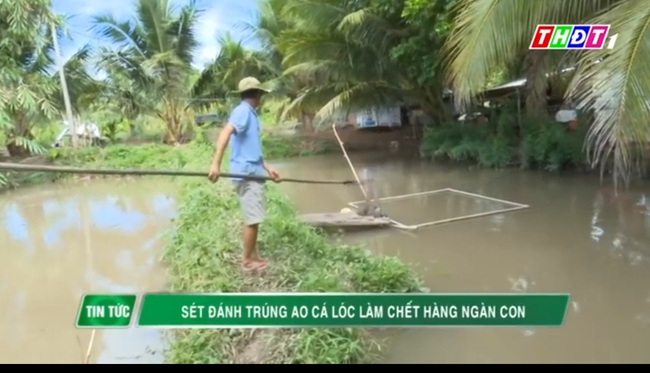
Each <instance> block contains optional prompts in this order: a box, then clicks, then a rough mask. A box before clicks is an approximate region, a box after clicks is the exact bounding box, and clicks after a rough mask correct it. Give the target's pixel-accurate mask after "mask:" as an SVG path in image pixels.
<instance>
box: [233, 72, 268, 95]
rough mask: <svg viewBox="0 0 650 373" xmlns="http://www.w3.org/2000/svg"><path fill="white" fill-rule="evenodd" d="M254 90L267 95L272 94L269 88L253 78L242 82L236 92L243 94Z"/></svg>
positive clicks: (250, 77)
mask: <svg viewBox="0 0 650 373" xmlns="http://www.w3.org/2000/svg"><path fill="white" fill-rule="evenodd" d="M253 90H255V91H262V92H265V93H269V92H270V90H269V89H268V88H266V87H264V84H262V83H260V81H259V80H257V79H256V78H253V77H252V76H249V77H246V78H244V79H242V80H240V81H239V84H238V85H237V90H236V91H235V92H237V93H242V92H246V91H253Z"/></svg>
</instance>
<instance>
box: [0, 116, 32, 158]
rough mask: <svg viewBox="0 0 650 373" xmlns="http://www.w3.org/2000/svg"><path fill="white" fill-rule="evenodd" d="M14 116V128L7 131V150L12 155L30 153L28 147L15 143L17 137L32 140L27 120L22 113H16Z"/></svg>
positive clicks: (26, 154) (17, 155) (18, 155)
mask: <svg viewBox="0 0 650 373" xmlns="http://www.w3.org/2000/svg"><path fill="white" fill-rule="evenodd" d="M13 117H14V128H13V129H12V130H11V131H9V133H8V140H7V151H8V152H9V155H10V156H12V157H24V156H29V155H31V154H30V152H29V149H28V148H26V147H25V146H22V145H19V144H17V143H16V139H17V138H19V137H20V138H24V139H28V140H33V139H34V135H33V134H32V132H31V130H30V128H29V121H28V120H27V118H26V117H25V115H23V114H22V113H17V114H16V115H14V116H13Z"/></svg>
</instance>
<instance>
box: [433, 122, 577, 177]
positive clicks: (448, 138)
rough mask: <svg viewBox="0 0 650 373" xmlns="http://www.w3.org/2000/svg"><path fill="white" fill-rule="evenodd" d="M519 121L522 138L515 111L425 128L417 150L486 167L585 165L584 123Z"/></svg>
mask: <svg viewBox="0 0 650 373" xmlns="http://www.w3.org/2000/svg"><path fill="white" fill-rule="evenodd" d="M523 121H524V123H525V126H526V133H525V134H524V136H523V139H522V137H521V135H520V134H519V132H518V129H517V120H516V115H514V114H511V113H508V112H506V113H503V114H501V115H500V116H498V117H497V118H495V120H494V122H493V123H490V124H485V125H481V126H475V125H472V124H465V123H458V122H456V123H448V124H444V125H441V126H437V127H432V128H428V129H427V130H426V131H425V133H424V136H423V139H422V144H421V146H420V152H421V154H422V155H423V156H425V157H432V158H440V157H443V158H448V159H452V160H454V161H463V162H471V163H475V164H478V165H479V166H482V167H488V168H506V167H512V166H522V167H524V168H538V169H545V170H549V171H559V170H562V169H575V168H581V167H583V166H584V165H585V159H586V158H585V154H584V152H583V144H584V140H585V136H586V132H587V129H586V126H581V127H579V128H578V130H577V131H568V129H567V126H566V125H563V124H560V123H556V122H553V121H550V120H541V119H530V118H529V119H524V120H523Z"/></svg>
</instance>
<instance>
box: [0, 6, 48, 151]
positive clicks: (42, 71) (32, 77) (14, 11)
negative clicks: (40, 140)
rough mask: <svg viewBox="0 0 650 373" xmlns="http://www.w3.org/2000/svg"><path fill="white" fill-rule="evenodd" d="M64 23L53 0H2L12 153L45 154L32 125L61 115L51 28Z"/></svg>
mask: <svg viewBox="0 0 650 373" xmlns="http://www.w3.org/2000/svg"><path fill="white" fill-rule="evenodd" d="M58 22H60V19H58V18H57V17H56V16H55V15H54V13H53V12H52V4H51V2H50V1H49V0H37V1H25V0H19V1H0V40H2V43H0V65H2V71H0V130H1V131H2V132H3V133H4V134H5V137H6V145H7V149H8V150H9V153H10V154H11V155H19V154H24V153H26V152H38V151H39V150H42V148H41V147H40V146H38V144H37V143H36V142H35V141H34V140H33V136H32V135H31V131H30V127H31V125H32V124H33V123H34V122H35V121H36V120H38V119H40V118H42V117H50V118H51V117H54V116H55V115H56V113H57V108H56V104H55V102H54V100H53V97H54V93H55V92H56V89H57V87H56V84H55V83H54V81H52V80H51V79H49V74H48V73H47V68H48V67H51V66H52V60H51V58H50V55H49V52H50V51H51V43H50V40H51V37H50V36H51V35H50V31H49V30H50V25H51V24H53V23H58Z"/></svg>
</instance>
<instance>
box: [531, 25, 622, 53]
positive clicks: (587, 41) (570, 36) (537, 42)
mask: <svg viewBox="0 0 650 373" xmlns="http://www.w3.org/2000/svg"><path fill="white" fill-rule="evenodd" d="M608 34H609V25H538V26H537V29H536V30H535V34H534V35H533V40H532V41H531V42H530V48H529V49H603V47H604V46H605V41H607V35H608ZM617 37H618V34H615V35H612V36H610V37H609V42H608V43H607V49H612V48H614V45H615V44H616V38H617Z"/></svg>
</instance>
